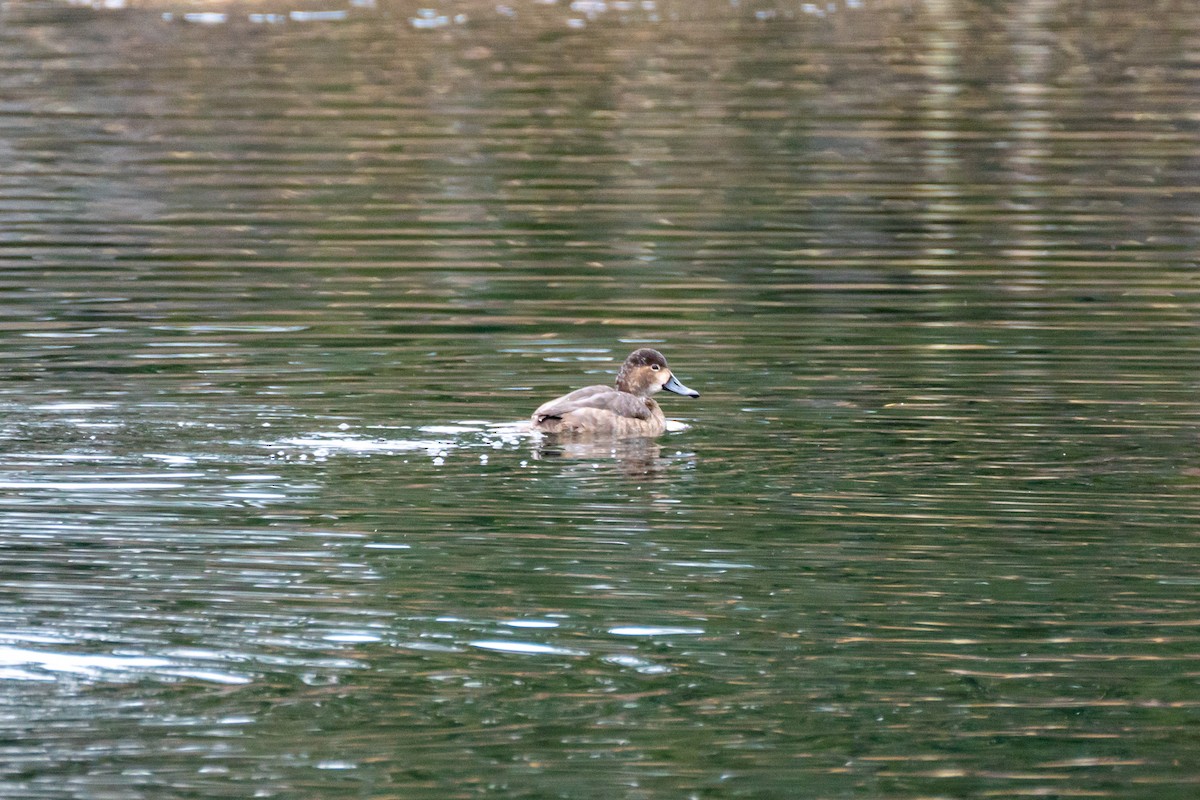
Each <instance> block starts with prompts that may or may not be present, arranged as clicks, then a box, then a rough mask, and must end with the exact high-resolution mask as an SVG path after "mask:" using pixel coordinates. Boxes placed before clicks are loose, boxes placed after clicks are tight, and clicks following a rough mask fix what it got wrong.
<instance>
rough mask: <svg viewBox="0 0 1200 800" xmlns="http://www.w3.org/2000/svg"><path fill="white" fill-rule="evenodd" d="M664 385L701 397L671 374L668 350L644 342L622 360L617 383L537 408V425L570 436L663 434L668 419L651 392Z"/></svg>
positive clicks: (565, 396)
mask: <svg viewBox="0 0 1200 800" xmlns="http://www.w3.org/2000/svg"><path fill="white" fill-rule="evenodd" d="M660 389H666V390H667V391H668V392H674V393H675V394H681V395H683V396H684V397H699V396H700V393H699V392H696V391H693V390H691V389H689V388H688V387H686V386H684V385H683V384H682V383H680V382H679V381H678V380H677V379H676V378H675V376H674V375H672V374H671V368H670V367H668V366H667V359H665V358H663V354H662V353H660V352H658V351H657V350H652V349H650V348H649V347H643V348H642V349H641V350H634V351H633V352H632V353H630V354H629V358H627V359H625V363H624V364H622V365H621V371H620V372H618V373H617V385H616V388H613V387H611V386H599V385H597V386H585V387H584V388H582V389H576V390H575V391H573V392H571V393H570V394H564V395H563V396H562V397H559V398H556V399H554V400H549V401H547V402H545V403H542V404H541V405H540V406H538V410H537V411H535V412H533V418H532V423H533V429H534V430H536V431H541V432H543V433H554V434H561V435H568V436H613V437H625V436H658V435H659V434H661V433H662V432H663V431H664V430H666V419H665V418H664V417H663V412H662V409H661V408H659V407H658V403H656V402H654V400H653V399H651V395H653V394H655V393H656V392H658V391H659V390H660Z"/></svg>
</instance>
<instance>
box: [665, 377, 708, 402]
mask: <svg viewBox="0 0 1200 800" xmlns="http://www.w3.org/2000/svg"><path fill="white" fill-rule="evenodd" d="M663 388H664V389H666V390H667V391H668V392H674V393H675V394H681V395H683V396H684V397H699V396H700V393H699V392H697V391H695V390H694V389H689V388H688V387H686V386H684V385H683V384H682V383H680V382H679V381H677V380H675V376H674V375H672V376H671V378H670V379H669V380H668V381H667V382H666V383H664V384H663Z"/></svg>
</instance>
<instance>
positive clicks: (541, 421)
mask: <svg viewBox="0 0 1200 800" xmlns="http://www.w3.org/2000/svg"><path fill="white" fill-rule="evenodd" d="M532 422H533V427H534V428H535V429H537V430H539V431H543V432H545V433H560V434H561V433H567V434H598V435H617V436H657V435H659V434H660V433H662V432H663V430H664V428H665V422H664V419H663V414H662V411H661V410H660V409H659V407H658V403H656V402H654V401H653V400H650V399H648V398H642V397H637V396H636V395H633V394H630V393H629V392H621V391H618V390H616V389H614V388H612V387H611V386H600V385H597V386H585V387H583V388H582V389H576V390H575V391H573V392H571V393H570V394H565V395H563V396H562V397H559V398H556V399H554V400H550V401H547V402H545V403H542V405H540V406H539V407H538V409H537V411H534V412H533V418H532Z"/></svg>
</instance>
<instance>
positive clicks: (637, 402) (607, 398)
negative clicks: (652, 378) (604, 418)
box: [533, 386, 651, 422]
mask: <svg viewBox="0 0 1200 800" xmlns="http://www.w3.org/2000/svg"><path fill="white" fill-rule="evenodd" d="M581 408H595V409H599V410H601V411H610V412H612V413H613V414H616V415H617V416H619V417H632V418H633V419H650V416H651V415H650V408H649V407H648V406H647V405H646V401H645V400H643V399H641V398H640V397H635V396H634V395H631V394H629V393H628V392H618V391H617V390H616V389H613V388H612V387H611V386H585V387H583V388H582V389H576V390H575V391H573V392H571V393H570V394H564V395H563V396H562V397H559V398H557V399H555V400H550V401H548V402H545V403H542V405H540V406H539V407H538V410H537V411H535V412H533V418H534V419H535V420H538V421H539V422H540V421H541V420H543V419H547V418H550V417H562V416H563V415H564V414H569V413H570V412H572V411H577V410H579V409H581Z"/></svg>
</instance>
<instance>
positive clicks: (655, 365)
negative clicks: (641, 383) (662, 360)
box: [650, 364, 658, 372]
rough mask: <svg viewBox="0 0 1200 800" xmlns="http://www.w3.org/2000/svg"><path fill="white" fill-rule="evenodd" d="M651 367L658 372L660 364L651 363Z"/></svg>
mask: <svg viewBox="0 0 1200 800" xmlns="http://www.w3.org/2000/svg"><path fill="white" fill-rule="evenodd" d="M650 369H652V370H654V371H655V372H658V364H651V365H650Z"/></svg>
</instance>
